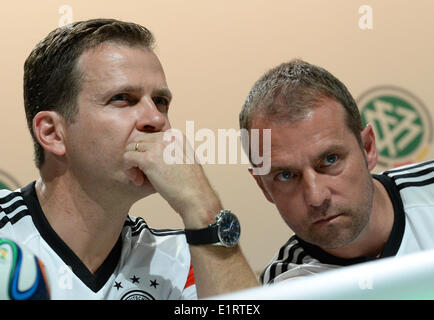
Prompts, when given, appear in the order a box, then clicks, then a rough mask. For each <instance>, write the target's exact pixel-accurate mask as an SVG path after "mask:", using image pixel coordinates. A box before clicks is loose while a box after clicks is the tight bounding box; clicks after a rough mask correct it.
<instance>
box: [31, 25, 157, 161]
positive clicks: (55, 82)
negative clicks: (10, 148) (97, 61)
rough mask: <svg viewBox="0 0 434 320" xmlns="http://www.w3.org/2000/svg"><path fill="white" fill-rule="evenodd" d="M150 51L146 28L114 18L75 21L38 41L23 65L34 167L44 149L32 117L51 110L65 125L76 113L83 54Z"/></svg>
mask: <svg viewBox="0 0 434 320" xmlns="http://www.w3.org/2000/svg"><path fill="white" fill-rule="evenodd" d="M105 42H113V43H117V44H122V45H126V46H131V47H133V46H142V47H145V48H148V49H152V47H153V44H154V37H153V35H152V33H151V32H150V31H149V30H148V29H146V28H145V27H143V26H141V25H138V24H135V23H131V22H123V21H118V20H114V19H92V20H87V21H79V22H74V23H71V24H69V25H66V26H64V27H60V28H57V29H55V30H53V31H52V32H50V33H49V34H48V35H47V37H45V39H43V40H42V41H41V42H39V43H38V44H37V45H36V47H35V48H34V49H33V51H32V52H31V53H30V55H29V57H28V58H27V59H26V61H25V63H24V107H25V112H26V118H27V125H28V127H29V130H30V133H31V135H32V139H33V143H34V152H35V164H36V167H38V168H39V169H40V168H41V167H42V165H43V163H44V158H45V157H44V150H43V148H42V147H41V145H40V144H39V143H38V141H37V139H36V137H35V134H34V132H33V125H32V124H33V118H34V117H35V115H36V114H37V113H38V112H40V111H46V110H54V111H56V112H58V113H59V114H60V115H62V116H63V117H64V118H65V120H66V121H67V123H72V122H73V121H74V118H75V116H76V114H77V112H78V108H77V103H76V102H77V96H78V94H79V92H80V89H81V79H82V74H81V73H80V70H79V69H78V68H77V63H78V60H79V57H80V56H81V54H82V53H84V51H86V50H89V49H92V48H95V47H97V46H99V45H101V44H102V43H105Z"/></svg>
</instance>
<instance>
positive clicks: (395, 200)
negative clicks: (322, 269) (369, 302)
mask: <svg viewBox="0 0 434 320" xmlns="http://www.w3.org/2000/svg"><path fill="white" fill-rule="evenodd" d="M373 178H374V179H377V180H378V181H379V182H381V184H382V185H383V186H384V187H385V188H386V190H387V193H388V195H389V197H390V200H391V201H392V204H393V210H394V219H393V226H392V230H391V232H390V235H389V239H388V240H387V242H386V245H385V246H384V249H383V251H382V253H381V255H380V258H386V257H392V256H395V255H396V253H397V252H398V250H399V247H400V246H401V241H402V237H403V235H404V229H405V212H404V207H403V204H402V200H401V197H400V195H399V192H398V189H397V188H396V185H395V184H394V183H393V181H392V179H391V178H390V177H388V176H386V175H373ZM295 237H296V238H297V240H298V241H299V243H300V245H301V246H302V247H303V248H304V250H305V251H306V253H307V254H308V255H310V256H311V257H313V258H315V259H317V260H318V261H320V262H322V263H327V264H332V265H339V266H349V265H353V264H356V263H361V262H367V261H371V260H375V259H376V258H375V257H357V258H352V259H343V258H339V257H336V256H333V255H331V254H329V253H327V252H326V251H324V250H323V249H321V248H320V247H318V246H316V245H313V244H310V243H308V242H306V241H304V240H302V239H301V238H299V237H298V236H295Z"/></svg>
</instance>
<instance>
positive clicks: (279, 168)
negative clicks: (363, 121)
mask: <svg viewBox="0 0 434 320" xmlns="http://www.w3.org/2000/svg"><path fill="white" fill-rule="evenodd" d="M343 150H345V146H342V145H338V144H332V145H330V146H328V147H327V149H325V150H324V151H321V152H320V153H318V154H317V155H316V156H315V159H316V160H318V159H323V158H325V157H326V156H328V155H329V154H331V153H334V152H342V151H343ZM294 170H295V169H294V167H293V166H292V165H278V166H273V165H271V168H270V172H269V174H273V173H275V172H278V171H294Z"/></svg>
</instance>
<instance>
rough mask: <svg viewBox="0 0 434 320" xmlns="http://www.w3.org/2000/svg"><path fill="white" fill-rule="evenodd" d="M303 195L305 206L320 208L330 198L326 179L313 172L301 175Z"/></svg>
mask: <svg viewBox="0 0 434 320" xmlns="http://www.w3.org/2000/svg"><path fill="white" fill-rule="evenodd" d="M303 194H304V199H305V201H306V204H307V205H309V206H311V207H320V206H322V205H323V204H324V203H325V202H328V201H329V200H330V198H331V191H330V189H329V187H328V185H327V177H325V176H324V175H321V174H320V173H318V172H316V171H315V170H308V171H306V172H304V173H303Z"/></svg>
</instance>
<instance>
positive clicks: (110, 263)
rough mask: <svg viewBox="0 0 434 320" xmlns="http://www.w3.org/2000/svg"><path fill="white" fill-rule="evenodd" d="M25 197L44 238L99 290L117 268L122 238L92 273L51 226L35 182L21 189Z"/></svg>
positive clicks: (90, 284)
mask: <svg viewBox="0 0 434 320" xmlns="http://www.w3.org/2000/svg"><path fill="white" fill-rule="evenodd" d="M21 191H22V195H23V199H24V201H25V202H26V204H27V207H28V208H29V211H30V214H31V216H32V219H33V222H34V224H35V226H36V228H37V229H38V231H39V233H40V234H41V236H42V238H44V240H45V241H46V242H47V243H48V245H49V246H50V247H51V248H52V249H53V250H54V251H55V252H56V253H57V255H58V256H59V257H60V258H61V259H62V260H63V262H65V264H66V265H67V266H69V267H71V269H72V271H73V272H74V274H75V275H76V276H77V277H78V278H79V279H80V280H81V281H82V282H83V283H84V284H85V285H86V286H87V287H88V288H89V289H91V290H92V291H93V292H98V291H99V290H100V289H101V288H102V287H103V286H104V284H105V283H106V282H107V280H108V279H109V278H110V276H111V274H112V273H113V271H114V270H115V268H116V266H117V263H118V261H119V258H120V255H121V251H122V240H121V237H120V236H119V239H118V241H117V242H116V244H115V246H114V247H113V249H112V251H111V252H110V254H109V255H108V257H107V258H106V259H105V260H104V262H103V263H102V265H101V266H100V267H99V269H98V270H97V271H96V272H95V274H92V272H90V271H89V269H88V268H87V267H86V265H85V264H84V263H83V262H82V261H81V260H80V259H79V258H78V257H77V256H76V255H75V253H74V252H73V251H72V250H71V248H69V247H68V245H67V244H66V243H65V242H63V240H62V239H61V238H60V237H59V235H58V234H57V233H56V231H54V229H53V228H52V227H51V226H50V224H49V222H48V220H47V218H46V217H45V214H44V213H43V211H42V208H41V205H40V203H39V200H38V197H37V195H36V190H35V182H32V183H30V184H28V185H27V186H26V187H24V188H22V189H21Z"/></svg>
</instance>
